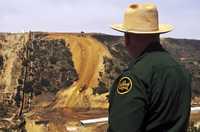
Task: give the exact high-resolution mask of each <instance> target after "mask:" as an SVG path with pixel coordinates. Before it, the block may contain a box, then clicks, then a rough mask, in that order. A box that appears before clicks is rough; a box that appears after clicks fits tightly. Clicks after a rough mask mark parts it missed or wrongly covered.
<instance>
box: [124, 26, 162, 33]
mask: <svg viewBox="0 0 200 132" xmlns="http://www.w3.org/2000/svg"><path fill="white" fill-rule="evenodd" d="M123 26H124V27H125V28H126V30H129V31H140V32H151V31H158V30H159V28H158V27H156V26H155V27H145V26H142V27H129V26H127V25H123Z"/></svg>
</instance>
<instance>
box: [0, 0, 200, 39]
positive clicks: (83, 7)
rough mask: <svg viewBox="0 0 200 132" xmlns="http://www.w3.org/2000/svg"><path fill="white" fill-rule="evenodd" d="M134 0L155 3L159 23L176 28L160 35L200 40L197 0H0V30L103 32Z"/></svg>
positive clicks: (199, 8)
mask: <svg viewBox="0 0 200 132" xmlns="http://www.w3.org/2000/svg"><path fill="white" fill-rule="evenodd" d="M133 2H154V3H155V4H157V6H158V9H159V16H160V19H159V20H160V23H170V24H173V25H174V26H175V27H176V28H175V30H174V31H173V32H171V33H168V34H165V35H163V36H169V37H178V38H194V39H200V1H199V0H151V1H150V0H148V1H147V0H1V1H0V32H22V31H29V30H32V31H49V32H50V31H52V32H53V31H56V32H80V31H85V32H102V33H108V34H120V35H123V34H122V33H118V32H117V31H114V30H112V29H110V25H111V24H113V23H121V22H122V20H123V14H124V10H125V9H126V7H127V5H128V4H130V3H133Z"/></svg>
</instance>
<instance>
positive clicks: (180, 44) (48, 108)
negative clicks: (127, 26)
mask: <svg viewBox="0 0 200 132" xmlns="http://www.w3.org/2000/svg"><path fill="white" fill-rule="evenodd" d="M123 41H124V40H123V37H121V36H111V35H106V34H94V33H93V34H86V33H42V32H32V33H23V34H22V33H18V34H10V33H1V34H0V94H1V99H0V106H1V107H0V117H2V120H0V130H1V128H2V129H5V130H6V129H13V130H14V129H19V130H20V129H21V130H22V129H26V130H27V131H29V132H31V131H33V132H35V131H38V132H45V131H52V132H54V131H55V130H57V131H58V132H62V131H69V130H68V127H71V126H73V127H74V126H76V127H78V126H79V123H78V122H79V120H80V119H88V118H94V117H102V116H106V115H107V108H108V98H107V97H108V91H109V87H110V86H111V85H112V83H113V81H114V79H115V78H116V77H117V76H118V75H119V74H120V73H121V72H122V71H123V69H125V68H126V67H127V65H128V62H129V60H130V59H131V58H130V57H129V56H128V53H127V51H126V50H125V48H124V46H123ZM161 42H162V45H163V47H165V48H166V49H167V50H168V51H169V52H170V53H171V55H172V56H174V57H175V58H176V59H177V61H179V62H180V63H181V64H183V65H184V66H185V67H186V68H187V69H188V70H189V71H190V72H191V73H192V75H193V84H192V94H193V97H194V98H195V99H196V98H197V97H198V96H200V88H199V87H200V57H199V56H200V41H199V40H185V39H173V38H163V39H161ZM22 100H23V102H24V103H23V106H22ZM197 103H198V102H197ZM21 108H23V113H25V115H24V116H23V120H19V119H18V118H16V117H15V116H17V115H18V114H19V113H20V109H21ZM16 111H17V113H16V115H15V114H14V113H15V112H16ZM4 118H5V119H7V120H4ZM8 119H9V120H8ZM24 119H25V120H26V125H23V123H24V122H23V121H24ZM10 120H13V122H14V123H13V124H11V123H10ZM105 128H106V126H105V125H96V126H94V127H93V126H92V127H86V128H82V127H80V128H79V129H80V131H83V132H94V131H95V132H98V131H99V132H102V131H105Z"/></svg>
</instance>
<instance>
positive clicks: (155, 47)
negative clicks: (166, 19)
mask: <svg viewBox="0 0 200 132" xmlns="http://www.w3.org/2000/svg"><path fill="white" fill-rule="evenodd" d="M152 52H167V51H166V50H165V49H164V48H163V47H162V45H161V44H160V42H152V43H150V44H149V45H148V46H147V47H146V48H145V50H144V51H143V52H142V53H141V54H140V55H139V56H138V57H136V58H133V59H132V61H131V62H130V63H129V66H128V68H130V67H132V66H133V65H135V64H136V63H137V62H138V61H139V60H141V59H142V58H143V57H144V56H145V55H147V54H149V53H152Z"/></svg>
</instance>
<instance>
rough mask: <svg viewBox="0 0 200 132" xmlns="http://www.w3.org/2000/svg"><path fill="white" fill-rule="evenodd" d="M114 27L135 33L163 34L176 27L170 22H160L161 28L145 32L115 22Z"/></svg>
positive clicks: (121, 30) (120, 30)
mask: <svg viewBox="0 0 200 132" xmlns="http://www.w3.org/2000/svg"><path fill="white" fill-rule="evenodd" d="M111 28H112V29H114V30H117V31H119V32H127V33H134V34H163V33H167V32H170V31H172V30H173V29H174V27H173V26H172V25H170V24H160V25H159V30H157V31H148V32H144V31H134V30H128V29H126V28H125V27H124V25H123V24H113V25H112V26H111Z"/></svg>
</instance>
